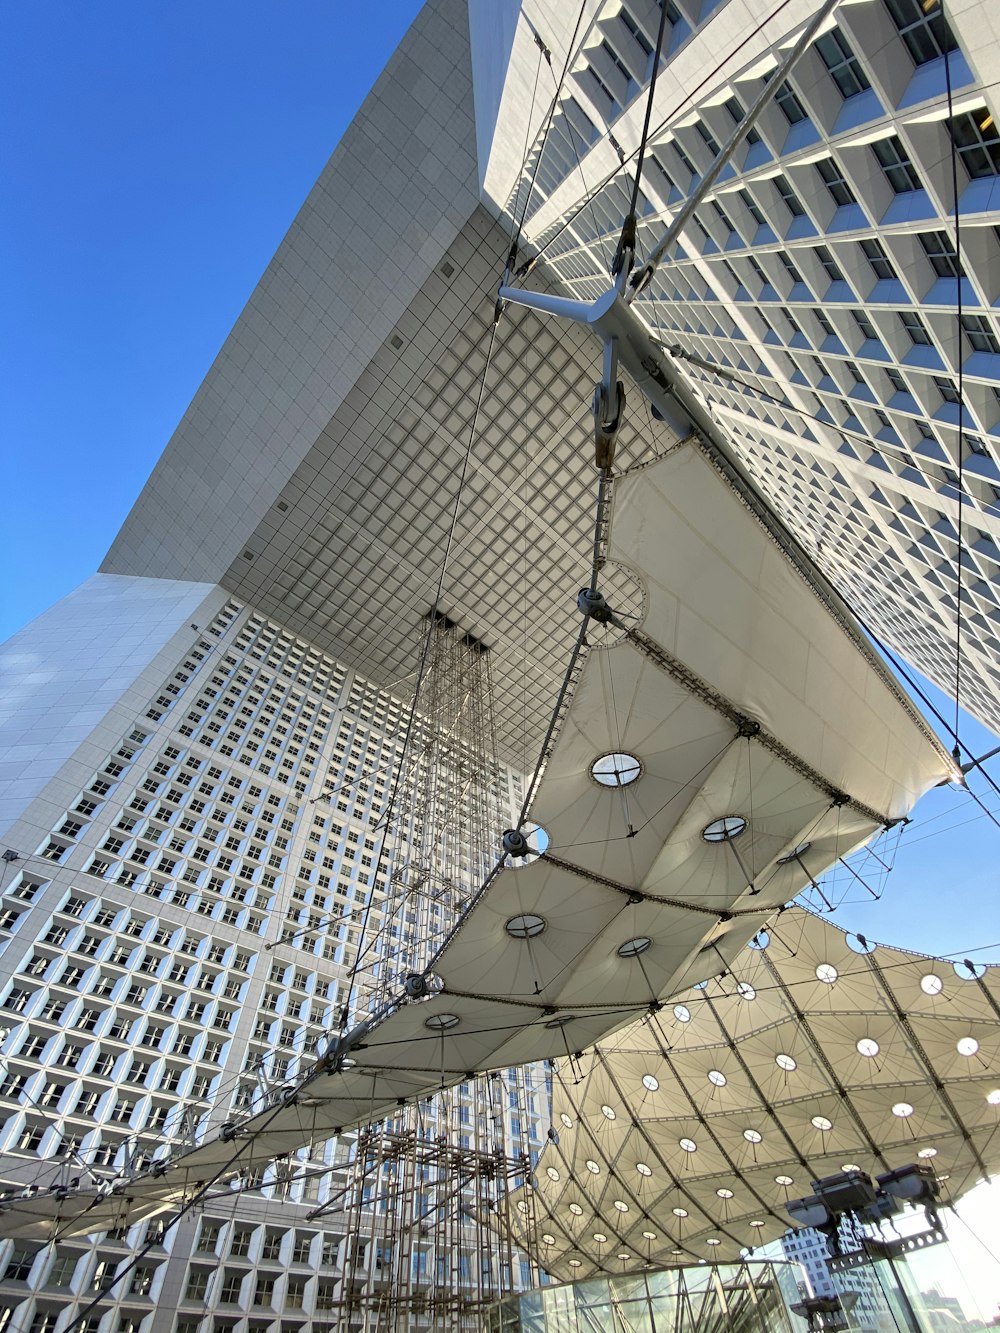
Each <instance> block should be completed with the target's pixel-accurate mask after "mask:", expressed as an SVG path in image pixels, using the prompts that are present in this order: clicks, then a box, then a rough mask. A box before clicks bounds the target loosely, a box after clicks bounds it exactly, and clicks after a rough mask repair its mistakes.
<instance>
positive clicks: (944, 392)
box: [934, 375, 959, 403]
mask: <svg viewBox="0 0 1000 1333" xmlns="http://www.w3.org/2000/svg"><path fill="white" fill-rule="evenodd" d="M934 387H935V388H936V389H937V391H938V393H939V394H940V395H941V397H942V398H943V399H944V401H945V402H946V403H957V402H959V397H958V389H957V388H956V386H955V381H954V380H952V379H949V378H948V377H947V376H946V375H935V376H934Z"/></svg>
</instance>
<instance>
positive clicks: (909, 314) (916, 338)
mask: <svg viewBox="0 0 1000 1333" xmlns="http://www.w3.org/2000/svg"><path fill="white" fill-rule="evenodd" d="M899 322H900V324H902V326H903V328H904V329H905V330H906V332H907V333H908V334H909V335H910V342H912V343H913V344H914V346H915V347H930V346H931V345H932V344H931V335H930V334H929V333H928V332H927V329H926V327H925V326H924V321H923V320H922V319H921V318H920V316H919V315H917V314H915V313H914V312H913V311H910V310H904V311H901V312H900V316H899Z"/></svg>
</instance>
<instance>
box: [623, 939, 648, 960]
mask: <svg viewBox="0 0 1000 1333" xmlns="http://www.w3.org/2000/svg"><path fill="white" fill-rule="evenodd" d="M652 943H653V941H652V940H651V939H650V938H649V936H648V935H636V937H635V938H634V939H631V940H626V941H625V943H624V944H619V946H618V956H619V958H638V957H639V955H640V954H641V953H645V952H646V950H647V949H648V948H649V946H650V945H651V944H652Z"/></svg>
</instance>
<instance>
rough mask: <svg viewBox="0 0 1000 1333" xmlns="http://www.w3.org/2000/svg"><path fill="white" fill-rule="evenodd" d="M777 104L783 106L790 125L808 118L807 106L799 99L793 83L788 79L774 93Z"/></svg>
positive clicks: (782, 108)
mask: <svg viewBox="0 0 1000 1333" xmlns="http://www.w3.org/2000/svg"><path fill="white" fill-rule="evenodd" d="M774 100H775V102H776V104H777V105H778V106H779V107H781V110H782V112H783V113H784V116H785V119H786V120H787V121H788V123H789V125H797V124H798V123H799V121H800V120H808V119H809V117H808V116H807V115H806V110H805V107H804V106H803V105H802V103H801V102H800V101H799V99H798V97H797V96H796V94H795V92H794V90H793V88H792V86H791V84H790V83H789V82H788V80H787V79H786V80H785V82H784V83H783V84H782V85H781V87H780V88H779V89H778V91H777V92H776V93H775V94H774Z"/></svg>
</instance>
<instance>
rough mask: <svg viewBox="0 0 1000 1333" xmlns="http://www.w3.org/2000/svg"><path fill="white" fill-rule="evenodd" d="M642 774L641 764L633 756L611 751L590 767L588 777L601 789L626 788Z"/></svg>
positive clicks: (621, 751) (619, 751)
mask: <svg viewBox="0 0 1000 1333" xmlns="http://www.w3.org/2000/svg"><path fill="white" fill-rule="evenodd" d="M641 774H642V764H640V763H639V760H638V759H637V758H636V757H635V755H634V754H626V753H625V751H624V750H612V751H611V753H610V754H602V755H601V757H600V759H595V760H594V762H593V763H592V764H591V766H590V776H591V777H592V778H593V779H594V781H595V782H596V783H598V784H599V785H600V786H602V787H628V786H630V785H631V783H633V782H635V780H636V778H638V777H639V776H640V775H641Z"/></svg>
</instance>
